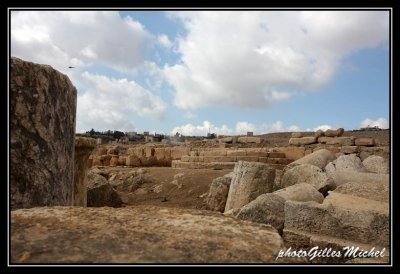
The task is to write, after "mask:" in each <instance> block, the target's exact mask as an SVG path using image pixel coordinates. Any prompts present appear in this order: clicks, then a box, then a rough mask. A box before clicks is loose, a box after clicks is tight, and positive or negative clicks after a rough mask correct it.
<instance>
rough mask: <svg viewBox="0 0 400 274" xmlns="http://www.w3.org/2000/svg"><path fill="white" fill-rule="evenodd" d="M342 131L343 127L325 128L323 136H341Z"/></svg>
mask: <svg viewBox="0 0 400 274" xmlns="http://www.w3.org/2000/svg"><path fill="white" fill-rule="evenodd" d="M343 133H344V129H343V128H338V129H336V130H332V129H327V130H325V132H324V136H326V137H340V136H342V135H343Z"/></svg>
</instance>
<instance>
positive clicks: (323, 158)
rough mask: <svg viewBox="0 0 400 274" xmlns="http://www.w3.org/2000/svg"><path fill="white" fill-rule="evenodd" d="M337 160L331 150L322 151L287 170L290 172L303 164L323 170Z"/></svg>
mask: <svg viewBox="0 0 400 274" xmlns="http://www.w3.org/2000/svg"><path fill="white" fill-rule="evenodd" d="M335 159H336V156H335V154H333V153H332V152H330V151H329V150H326V149H320V150H317V151H315V152H313V153H311V154H308V155H306V156H304V157H302V158H300V159H298V160H296V161H294V162H292V163H290V164H288V165H287V166H286V168H285V170H288V169H290V168H292V167H294V166H296V165H301V164H310V165H314V166H316V167H319V168H321V169H322V168H324V167H325V166H326V165H327V164H328V163H329V162H332V161H333V160H335Z"/></svg>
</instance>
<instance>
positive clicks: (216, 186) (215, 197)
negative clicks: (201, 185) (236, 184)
mask: <svg viewBox="0 0 400 274" xmlns="http://www.w3.org/2000/svg"><path fill="white" fill-rule="evenodd" d="M231 180H232V178H230V177H228V176H226V177H225V176H224V177H218V178H215V179H214V180H213V181H212V183H211V185H210V190H209V192H208V195H207V197H206V199H205V203H206V209H208V210H213V211H219V212H224V210H225V205H226V199H227V198H228V192H229V186H230V185H231Z"/></svg>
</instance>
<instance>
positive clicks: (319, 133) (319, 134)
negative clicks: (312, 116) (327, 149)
mask: <svg viewBox="0 0 400 274" xmlns="http://www.w3.org/2000/svg"><path fill="white" fill-rule="evenodd" d="M314 136H315V137H316V138H319V137H321V136H324V131H323V130H322V129H318V130H317V131H316V132H315V133H314Z"/></svg>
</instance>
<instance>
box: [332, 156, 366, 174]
mask: <svg viewBox="0 0 400 274" xmlns="http://www.w3.org/2000/svg"><path fill="white" fill-rule="evenodd" d="M333 165H334V166H335V169H336V170H354V171H358V172H364V171H365V167H364V165H363V163H362V162H361V160H360V158H358V157H357V155H355V154H350V155H343V156H340V157H338V158H337V159H336V160H335V161H333Z"/></svg>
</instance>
